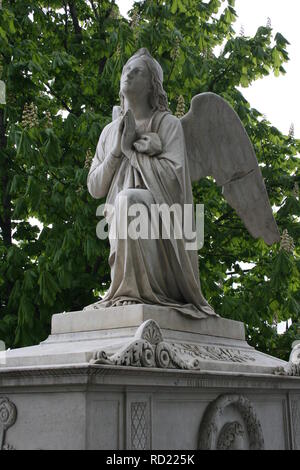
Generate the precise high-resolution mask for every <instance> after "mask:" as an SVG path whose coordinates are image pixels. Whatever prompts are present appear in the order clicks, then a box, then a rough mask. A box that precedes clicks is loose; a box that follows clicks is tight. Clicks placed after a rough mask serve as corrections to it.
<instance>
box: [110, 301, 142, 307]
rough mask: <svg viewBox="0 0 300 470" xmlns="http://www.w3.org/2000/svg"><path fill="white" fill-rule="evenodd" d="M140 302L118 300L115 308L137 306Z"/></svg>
mask: <svg viewBox="0 0 300 470" xmlns="http://www.w3.org/2000/svg"><path fill="white" fill-rule="evenodd" d="M138 303H139V302H135V301H134V300H118V301H117V302H116V303H115V305H114V307H122V306H123V305H136V304H138Z"/></svg>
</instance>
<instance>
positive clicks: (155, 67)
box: [120, 47, 169, 113]
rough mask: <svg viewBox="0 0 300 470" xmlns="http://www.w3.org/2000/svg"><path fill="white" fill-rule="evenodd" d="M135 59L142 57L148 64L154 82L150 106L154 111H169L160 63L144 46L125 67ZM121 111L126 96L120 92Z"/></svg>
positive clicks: (122, 110)
mask: <svg viewBox="0 0 300 470" xmlns="http://www.w3.org/2000/svg"><path fill="white" fill-rule="evenodd" d="M133 59H142V60H143V62H144V63H145V64H146V66H147V68H148V70H149V72H150V76H151V83H152V91H151V93H150V95H149V100H150V106H151V107H152V109H153V110H154V111H156V110H158V111H169V107H168V97H167V93H166V92H165V90H164V89H163V70H162V68H161V66H160V65H159V63H158V62H157V61H156V60H155V59H154V58H153V57H152V56H151V54H150V52H149V51H148V49H146V48H145V47H143V48H142V49H139V50H138V51H137V52H136V53H135V54H134V55H133V56H132V57H130V59H129V60H128V61H127V62H126V64H125V65H124V67H125V66H126V65H127V64H129V63H130V62H131V61H132V60H133ZM120 103H121V112H122V113H123V112H124V96H123V95H122V93H121V92H120Z"/></svg>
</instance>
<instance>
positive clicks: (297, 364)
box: [273, 342, 300, 377]
mask: <svg viewBox="0 0 300 470" xmlns="http://www.w3.org/2000/svg"><path fill="white" fill-rule="evenodd" d="M273 373H274V374H275V375H284V376H288V377H300V343H298V342H297V343H296V344H295V346H294V348H293V349H292V352H291V354H290V360H289V362H288V364H287V365H286V366H284V367H276V368H275V369H274V372H273Z"/></svg>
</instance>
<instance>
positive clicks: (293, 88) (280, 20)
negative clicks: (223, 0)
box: [116, 0, 300, 138]
mask: <svg viewBox="0 0 300 470" xmlns="http://www.w3.org/2000/svg"><path fill="white" fill-rule="evenodd" d="M116 3H117V4H118V5H119V8H120V11H121V13H122V14H123V15H125V14H126V12H127V11H128V10H129V9H130V8H131V6H132V5H133V3H134V2H133V0H117V2H116ZM235 9H236V12H237V15H238V19H237V21H236V23H235V26H234V27H235V30H236V31H237V32H239V31H240V29H241V26H242V25H243V27H244V30H245V35H246V36H252V35H254V34H255V32H256V30H257V28H258V27H259V26H265V25H266V24H267V18H268V17H270V18H271V21H272V27H273V30H274V34H276V32H280V33H281V34H283V36H284V37H285V38H286V39H287V40H288V41H289V42H290V44H291V45H290V46H288V52H289V56H290V61H289V62H288V63H287V64H286V65H285V69H286V71H287V73H286V75H282V76H280V77H277V78H276V77H274V76H273V75H272V76H269V77H265V78H263V79H261V80H258V81H256V82H255V83H254V84H253V85H252V86H250V87H249V88H243V89H242V92H243V94H244V96H245V97H246V98H247V99H248V100H249V102H250V104H251V106H253V107H254V108H256V109H258V110H259V111H260V112H262V113H263V114H265V115H266V117H267V119H268V120H269V121H270V122H271V123H272V124H273V125H274V126H276V127H278V129H279V130H281V131H282V132H283V133H285V134H287V133H288V131H289V128H290V125H291V123H292V122H293V123H294V125H295V136H296V137H298V138H300V111H299V108H300V99H299V97H300V80H299V78H300V0H285V1H284V2H283V1H282V0H236V6H235Z"/></svg>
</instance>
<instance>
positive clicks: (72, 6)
mask: <svg viewBox="0 0 300 470" xmlns="http://www.w3.org/2000/svg"><path fill="white" fill-rule="evenodd" d="M68 5H69V10H70V14H71V18H72V21H73V26H74V30H75V34H76V37H77V40H78V42H81V40H82V31H81V27H80V24H79V21H78V15H77V9H76V5H75V2H74V0H71V1H69V2H68Z"/></svg>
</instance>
